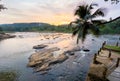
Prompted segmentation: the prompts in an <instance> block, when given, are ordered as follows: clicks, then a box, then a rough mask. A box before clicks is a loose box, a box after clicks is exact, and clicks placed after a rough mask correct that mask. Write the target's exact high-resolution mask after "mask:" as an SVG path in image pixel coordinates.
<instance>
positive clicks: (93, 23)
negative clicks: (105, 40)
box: [70, 4, 106, 44]
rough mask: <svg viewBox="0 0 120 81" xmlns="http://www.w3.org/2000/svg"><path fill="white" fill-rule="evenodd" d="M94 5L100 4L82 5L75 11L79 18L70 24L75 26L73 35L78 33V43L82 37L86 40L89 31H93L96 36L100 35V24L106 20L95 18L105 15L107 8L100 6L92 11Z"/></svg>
mask: <svg viewBox="0 0 120 81" xmlns="http://www.w3.org/2000/svg"><path fill="white" fill-rule="evenodd" d="M94 6H98V4H91V5H80V6H78V9H77V10H76V11H75V14H74V15H75V16H77V17H78V18H77V19H76V21H73V22H71V23H70V26H72V27H73V36H75V35H77V44H78V43H79V39H80V38H81V40H82V42H84V40H85V38H86V35H87V34H88V33H92V34H93V35H95V36H97V35H99V32H100V30H99V27H98V24H101V23H104V22H105V20H97V19H95V18H97V17H100V16H102V17H104V16H105V11H106V9H105V8H98V9H97V10H96V11H95V12H94V13H92V10H93V9H94Z"/></svg>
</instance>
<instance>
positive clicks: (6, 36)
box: [0, 33, 15, 40]
mask: <svg viewBox="0 0 120 81" xmlns="http://www.w3.org/2000/svg"><path fill="white" fill-rule="evenodd" d="M14 37H15V35H10V34H6V33H0V40H2V39H7V38H14Z"/></svg>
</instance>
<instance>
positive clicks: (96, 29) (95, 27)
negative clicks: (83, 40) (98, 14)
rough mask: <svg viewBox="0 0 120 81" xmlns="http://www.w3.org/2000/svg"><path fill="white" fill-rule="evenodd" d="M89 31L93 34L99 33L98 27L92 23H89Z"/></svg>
mask: <svg viewBox="0 0 120 81" xmlns="http://www.w3.org/2000/svg"><path fill="white" fill-rule="evenodd" d="M90 31H91V33H92V34H93V35H95V36H98V35H99V34H100V30H99V27H97V26H95V25H94V24H91V25H90Z"/></svg>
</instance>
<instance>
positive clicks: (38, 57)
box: [28, 47, 68, 71]
mask: <svg viewBox="0 0 120 81" xmlns="http://www.w3.org/2000/svg"><path fill="white" fill-rule="evenodd" d="M58 50H60V49H59V48H57V47H55V48H50V49H45V50H43V51H40V52H37V53H34V54H32V55H31V56H30V57H29V63H28V66H29V67H35V70H36V71H46V70H49V69H50V66H51V65H53V64H56V63H61V62H63V61H65V60H66V59H67V58H68V57H67V56H66V55H65V54H64V53H62V54H60V55H59V56H58V57H54V54H53V52H54V51H58Z"/></svg>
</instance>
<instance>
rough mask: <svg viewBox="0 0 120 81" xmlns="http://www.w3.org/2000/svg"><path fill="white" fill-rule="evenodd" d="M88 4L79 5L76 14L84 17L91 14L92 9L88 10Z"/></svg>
mask: <svg viewBox="0 0 120 81" xmlns="http://www.w3.org/2000/svg"><path fill="white" fill-rule="evenodd" d="M88 7H89V6H88V5H81V6H79V7H78V9H77V10H76V11H75V14H74V15H76V16H78V17H79V18H82V19H84V17H85V16H86V14H89V13H90V11H89V10H88Z"/></svg>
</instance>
